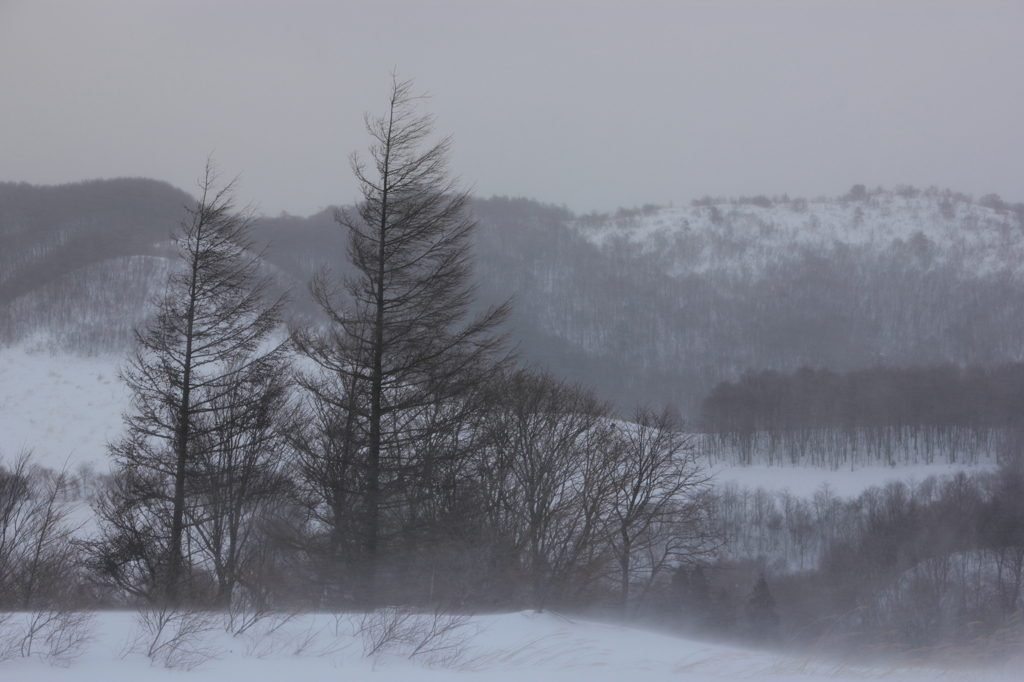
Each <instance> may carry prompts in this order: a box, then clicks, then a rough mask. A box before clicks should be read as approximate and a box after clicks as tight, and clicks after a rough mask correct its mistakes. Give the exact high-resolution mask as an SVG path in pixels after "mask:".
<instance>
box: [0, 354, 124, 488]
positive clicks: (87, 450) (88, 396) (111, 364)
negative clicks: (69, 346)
mask: <svg viewBox="0 0 1024 682" xmlns="http://www.w3.org/2000/svg"><path fill="white" fill-rule="evenodd" d="M120 362H121V359H120V358H115V357H109V356H108V357H88V358H83V357H76V356H71V355H51V354H49V353H47V352H45V351H43V352H40V351H35V350H34V347H33V344H31V343H26V344H21V345H18V346H14V347H7V348H3V347H0V454H3V456H4V458H5V459H7V460H10V459H11V458H13V457H15V456H17V455H18V454H19V453H20V452H22V450H31V451H32V452H33V455H34V457H33V459H34V460H35V461H36V462H37V463H39V464H41V465H43V466H47V467H50V468H53V469H58V470H59V469H61V468H63V467H64V465H65V463H67V464H68V465H70V467H71V468H74V467H75V466H76V465H77V464H78V463H92V464H93V465H94V466H95V467H96V469H97V470H99V471H106V470H107V468H108V465H107V447H106V444H107V441H108V440H112V439H115V438H117V436H118V435H119V434H120V432H121V413H122V412H123V411H124V410H125V409H126V408H127V407H128V400H129V397H128V394H127V393H126V392H125V390H124V386H123V385H122V384H121V382H120V381H119V380H118V378H117V368H118V365H119V363H120Z"/></svg>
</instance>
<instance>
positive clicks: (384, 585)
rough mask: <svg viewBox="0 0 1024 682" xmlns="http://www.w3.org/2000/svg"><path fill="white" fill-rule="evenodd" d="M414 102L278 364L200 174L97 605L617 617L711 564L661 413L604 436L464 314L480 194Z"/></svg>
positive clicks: (392, 120)
mask: <svg viewBox="0 0 1024 682" xmlns="http://www.w3.org/2000/svg"><path fill="white" fill-rule="evenodd" d="M411 87H412V86H411V84H410V83H408V82H399V81H398V80H397V79H396V80H395V81H394V83H393V87H392V90H391V94H390V99H389V102H388V107H387V109H386V112H385V115H384V116H382V117H369V116H368V117H367V120H366V123H367V129H368V132H369V134H370V138H371V141H372V142H371V146H370V158H369V161H368V162H367V163H364V162H363V161H362V160H361V159H360V157H358V156H356V155H353V157H352V169H353V172H354V173H355V175H356V178H357V179H358V181H359V183H360V186H361V188H362V194H363V196H362V200H361V201H360V202H359V203H357V204H356V205H355V206H354V207H352V208H350V209H347V210H339V211H338V212H337V213H336V215H335V217H336V221H337V224H338V229H339V230H340V231H342V232H343V233H345V234H346V235H347V238H348V258H349V260H350V262H351V269H349V270H348V271H346V272H345V273H344V274H343V275H341V276H338V275H335V274H333V273H331V272H328V271H322V272H320V273H319V274H318V275H317V276H316V277H315V278H314V279H313V280H312V282H311V283H310V286H309V290H310V293H311V298H312V299H313V301H314V302H315V303H316V304H317V306H318V307H319V309H320V311H321V313H322V314H321V316H320V317H319V318H315V319H313V320H309V321H305V322H295V323H293V324H292V329H291V334H290V340H289V343H288V347H287V348H285V347H283V346H278V345H275V344H274V342H273V337H274V335H275V333H276V331H278V330H280V329H281V327H282V322H281V311H282V305H283V303H282V300H281V299H277V300H271V299H270V298H269V296H268V294H269V292H270V289H271V287H272V285H273V282H272V280H271V279H270V278H269V277H268V276H266V275H265V274H264V271H263V270H262V269H261V268H262V265H261V262H262V261H261V259H260V256H259V254H257V253H256V252H255V250H254V248H253V246H254V245H253V238H252V236H251V234H252V231H251V230H252V216H251V215H250V214H249V213H247V212H245V211H242V212H239V211H236V210H235V208H234V206H233V201H232V186H231V185H227V186H226V187H218V186H217V185H216V178H215V176H214V174H213V172H212V170H211V169H209V168H208V169H207V174H206V176H205V178H204V179H203V181H202V182H201V184H200V188H201V195H200V197H199V200H198V201H197V203H196V204H195V206H193V207H191V208H189V209H188V210H187V211H186V215H185V219H184V220H183V222H182V225H181V229H180V231H179V233H177V234H176V235H175V243H176V244H177V246H178V250H179V258H178V260H177V263H176V265H175V266H174V267H172V269H171V274H170V275H169V279H168V285H167V290H166V293H165V295H164V296H163V297H161V298H160V299H159V300H158V301H157V302H156V309H157V313H156V315H155V317H154V319H153V321H152V322H151V323H150V324H149V325H148V326H146V327H144V328H142V329H140V330H139V331H138V332H137V335H136V340H137V349H136V350H135V351H134V352H133V353H132V354H131V355H130V356H129V359H128V361H127V363H126V364H125V366H124V369H123V371H122V376H123V378H124V380H125V382H126V384H127V386H128V387H129V389H130V390H131V392H132V394H133V402H132V407H131V411H130V412H129V413H128V414H126V415H125V435H124V436H123V437H122V438H121V439H120V440H118V441H116V442H115V443H113V444H112V446H111V454H112V456H113V459H114V468H113V475H112V477H111V480H110V481H109V484H108V485H106V486H105V487H104V488H103V490H102V491H101V493H100V494H99V495H98V497H97V500H96V502H95V509H96V512H97V514H98V517H99V526H100V531H99V535H98V537H96V538H94V539H93V540H92V541H91V542H90V543H89V544H88V545H87V549H88V556H89V567H90V568H91V571H92V572H91V576H90V577H89V580H90V581H92V582H93V583H94V588H93V590H92V592H91V594H92V595H93V597H94V598H95V599H97V600H99V602H100V603H114V604H125V603H135V604H149V605H152V606H153V607H155V608H159V609H166V608H168V607H170V608H176V607H177V605H181V606H182V607H184V606H185V605H189V604H191V605H193V606H196V605H202V606H204V607H209V606H213V607H216V608H222V609H237V608H252V609H257V610H261V609H262V610H265V609H273V608H280V607H282V606H283V605H292V606H305V607H313V608H350V607H377V606H383V605H394V604H406V605H408V604H414V605H421V606H426V605H430V606H433V607H437V606H438V605H439V604H449V605H450V604H461V605H485V604H486V605H489V606H492V607H494V606H502V607H509V606H516V605H533V606H535V607H538V608H543V607H547V606H551V605H559V606H565V605H574V606H580V605H586V604H594V603H615V604H618V605H619V606H620V607H621V608H622V609H627V608H633V609H634V610H639V609H642V607H643V605H644V604H645V603H646V600H648V599H650V598H651V597H652V595H655V594H657V593H658V591H659V590H664V589H665V588H666V586H667V584H668V581H669V576H670V573H671V571H670V570H669V569H670V568H673V569H674V567H676V566H678V565H679V564H680V563H687V564H690V563H694V562H697V561H701V560H704V559H706V558H707V555H708V552H709V551H710V550H711V549H712V548H713V544H714V543H713V542H712V541H711V540H710V535H709V532H708V530H709V528H710V525H709V518H708V514H707V513H708V511H709V509H710V505H711V500H710V498H709V497H708V481H707V478H706V476H705V475H704V474H703V472H702V470H701V467H700V466H699V465H698V464H697V461H696V455H695V452H694V450H693V449H692V448H691V447H690V446H689V444H688V442H687V440H686V438H685V437H684V436H683V435H682V434H681V432H680V431H679V428H678V426H677V425H676V424H675V422H674V421H673V420H672V419H671V417H670V416H669V415H668V413H665V414H661V415H655V414H652V413H650V412H648V411H647V410H640V411H638V413H637V419H638V422H637V423H636V424H629V423H625V422H617V421H616V420H615V418H614V414H613V413H612V410H611V408H610V407H609V406H608V405H607V404H604V403H602V402H601V401H599V400H598V399H597V397H596V396H595V394H594V393H593V391H591V390H590V389H587V388H586V387H583V386H581V385H577V384H569V383H565V382H562V381H560V380H558V379H555V378H554V377H552V376H550V375H546V374H543V373H540V372H537V371H534V370H529V369H519V368H516V366H515V360H514V358H513V357H512V356H511V355H510V352H509V349H508V348H507V343H506V332H505V330H504V328H503V324H504V323H505V321H506V319H507V317H508V314H509V311H510V303H505V304H503V305H498V306H494V307H490V308H487V309H483V310H480V311H478V312H471V309H472V306H473V304H474V298H475V283H474V274H473V263H474V259H473V251H472V248H473V238H474V231H475V228H476V223H475V221H474V220H473V219H472V217H471V216H470V214H469V211H468V209H469V206H468V199H469V195H468V194H467V193H466V192H465V191H464V190H462V189H461V188H459V186H458V183H457V180H456V179H454V178H453V177H452V176H451V175H450V172H449V170H448V167H447V164H448V156H449V140H448V139H447V138H445V139H442V140H441V141H440V142H436V143H432V142H431V140H430V138H431V136H432V134H433V119H432V118H431V117H430V116H423V115H421V114H419V113H418V112H417V110H416V106H417V104H418V99H419V98H417V97H415V96H413V94H412V91H411Z"/></svg>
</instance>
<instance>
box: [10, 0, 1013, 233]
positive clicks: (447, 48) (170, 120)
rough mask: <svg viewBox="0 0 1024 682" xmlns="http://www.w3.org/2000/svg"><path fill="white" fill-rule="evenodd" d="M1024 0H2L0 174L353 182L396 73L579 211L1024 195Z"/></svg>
mask: <svg viewBox="0 0 1024 682" xmlns="http://www.w3.org/2000/svg"><path fill="white" fill-rule="evenodd" d="M1022 28H1024V2H1019V1H1014V2H979V1H978V0H974V1H972V2H940V1H930V2H913V1H910V0H902V1H900V2H894V1H889V2H868V1H858V2H840V1H838V0H830V1H828V2H825V1H820V2H810V3H809V2H770V1H762V2H721V1H718V2H682V1H675V2H641V1H637V0H634V1H633V2H628V3H627V2H597V1H593V0H592V1H590V2H572V1H566V0H558V1H555V0H547V1H545V2H495V1H488V2H482V1H473V2H469V1H464V2H454V1H453V2H426V1H424V2H411V1H409V2H390V3H389V2H379V1H378V2H301V1H295V0H292V1H291V2H287V3H284V2H254V1H252V0H246V1H242V0H237V1H228V0H224V1H221V2H217V1H211V0H207V1H204V2H199V1H185V0H179V1H174V2H161V1H146V2H142V1H140V0H132V1H130V2H127V1H123V2H109V1H108V2H101V1H98V0H97V1H87V0H74V1H64V2H50V1H47V0H0V181H8V180H13V181H26V182H31V183H37V184H49V183H63V182H74V181H78V180H85V179H92V178H111V177H122V176H146V177H153V178H158V179H162V180H167V181H169V182H171V183H172V184H175V185H177V186H179V187H181V188H183V189H186V190H189V191H191V190H193V189H194V187H195V181H196V178H197V177H198V176H199V175H200V173H201V172H202V168H203V164H204V162H205V160H206V157H207V155H209V154H210V153H211V152H212V153H213V155H214V157H215V159H216V161H217V162H218V164H219V165H220V167H221V170H222V172H223V173H224V174H225V175H228V176H233V175H236V174H238V173H241V174H242V179H241V185H240V191H239V198H240V199H242V200H244V201H249V200H253V201H255V202H257V203H258V204H259V205H260V206H261V207H262V209H263V210H264V212H265V213H267V214H269V215H276V214H277V213H279V212H280V211H282V210H285V211H288V212H289V213H293V214H298V215H309V214H311V213H313V212H315V211H317V210H319V209H320V208H322V207H325V206H328V205H330V204H340V203H348V202H351V201H353V200H354V199H355V198H356V196H357V195H356V187H355V183H354V182H353V180H352V174H351V172H350V170H349V166H348V155H349V153H350V152H352V151H353V150H360V151H362V150H363V149H365V147H366V144H367V137H366V134H365V131H364V129H363V118H362V116H363V113H364V112H366V111H369V112H374V113H379V112H381V110H382V107H383V106H384V104H385V102H386V96H387V94H388V88H389V85H390V76H389V73H390V71H391V70H392V69H393V68H397V70H398V72H399V74H400V75H401V76H405V77H410V78H413V79H415V81H416V85H417V88H418V89H420V90H423V91H426V92H429V93H430V94H431V95H432V98H431V99H430V100H428V101H427V103H426V105H425V107H426V108H425V110H426V111H429V112H431V113H433V114H435V115H436V116H437V129H438V132H439V133H442V134H449V133H450V134H452V135H453V136H454V146H453V158H452V165H453V169H454V170H455V171H456V172H458V173H459V174H460V175H461V176H462V178H463V180H464V181H465V182H466V183H467V184H468V185H471V186H472V187H474V188H475V192H476V194H477V195H479V196H483V197H488V196H491V195H492V194H505V195H510V196H526V197H531V198H535V199H538V200H540V201H544V202H551V203H555V204H560V205H561V204H565V205H567V206H568V207H569V208H571V209H573V210H574V211H577V212H581V213H583V212H589V211H591V210H601V211H605V210H610V209H614V208H616V207H618V206H627V207H629V206H634V205H637V206H638V205H642V204H644V203H647V202H652V203H658V204H665V203H668V202H669V201H673V202H676V203H681V202H687V201H689V200H690V199H693V198H695V197H701V196H703V195H705V194H711V195H713V196H720V195H721V196H738V195H755V194H768V195H772V194H782V193H784V192H785V193H789V194H790V195H791V196H806V197H814V196H818V195H829V196H833V195H838V194H841V193H843V192H845V191H846V190H848V189H849V187H850V186H851V185H853V184H854V183H863V184H866V185H867V186H869V187H874V186H877V185H882V186H886V187H892V186H893V185H896V184H900V183H904V184H912V185H916V186H919V187H927V186H929V185H938V186H939V187H941V188H946V187H949V188H951V189H954V190H957V191H962V192H968V193H972V194H974V195H976V196H980V195H982V194H987V193H990V192H995V193H997V194H1000V195H1001V196H1002V197H1003V198H1004V199H1006V200H1008V201H1014V202H1015V201H1022V200H1024V33H1022V31H1021V30H1022Z"/></svg>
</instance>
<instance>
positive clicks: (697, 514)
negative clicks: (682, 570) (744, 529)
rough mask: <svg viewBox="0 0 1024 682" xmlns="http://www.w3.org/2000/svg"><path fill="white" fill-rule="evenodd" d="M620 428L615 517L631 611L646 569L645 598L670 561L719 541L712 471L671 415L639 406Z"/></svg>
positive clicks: (700, 553)
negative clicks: (635, 585) (633, 587)
mask: <svg viewBox="0 0 1024 682" xmlns="http://www.w3.org/2000/svg"><path fill="white" fill-rule="evenodd" d="M619 435H620V438H621V442H622V446H621V454H622V456H621V459H620V461H619V463H618V465H617V467H616V469H615V472H614V474H613V476H614V478H615V485H614V492H613V494H612V504H611V514H610V522H609V524H610V540H611V544H612V547H613V548H614V552H615V556H616V558H617V559H618V563H619V568H620V575H621V581H622V593H621V599H622V602H621V604H622V612H623V616H625V615H627V610H628V607H629V602H630V584H631V583H632V582H633V581H634V579H635V578H637V574H638V573H641V571H642V572H643V573H644V574H645V576H644V580H643V581H641V584H640V587H641V589H642V591H641V595H640V596H641V598H642V596H643V593H644V592H646V590H647V589H649V588H650V586H651V584H652V583H653V582H654V580H655V578H656V577H657V575H658V574H659V573H660V572H661V571H662V570H664V569H665V568H666V567H667V566H668V565H669V564H670V563H671V562H672V561H676V560H680V559H685V560H689V561H691V562H692V561H693V560H694V559H700V558H703V557H705V556H706V555H708V554H709V552H710V551H711V550H712V549H713V548H714V546H715V543H714V541H713V538H712V536H711V533H710V530H711V524H710V523H709V518H708V514H709V512H710V509H711V497H710V486H709V483H710V476H709V475H708V474H707V473H705V471H704V469H703V467H702V466H701V464H700V463H699V462H698V461H697V453H696V451H695V449H694V448H693V446H692V445H691V444H690V441H689V439H688V438H687V436H686V435H685V434H683V433H682V432H681V431H680V429H679V426H678V424H677V423H676V420H675V419H674V418H673V416H672V414H671V413H670V412H669V411H668V410H667V409H666V410H665V411H663V412H661V413H660V414H655V413H652V412H651V411H650V410H649V409H648V408H646V407H641V408H637V410H636V413H635V415H634V417H633V423H631V424H626V425H625V426H624V427H623V428H622V429H620V430H619ZM638 564H640V565H639V566H638Z"/></svg>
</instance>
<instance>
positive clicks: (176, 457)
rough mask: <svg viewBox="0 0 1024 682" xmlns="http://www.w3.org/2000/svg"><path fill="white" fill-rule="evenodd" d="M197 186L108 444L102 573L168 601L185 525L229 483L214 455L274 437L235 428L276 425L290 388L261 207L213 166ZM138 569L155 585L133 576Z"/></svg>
mask: <svg viewBox="0 0 1024 682" xmlns="http://www.w3.org/2000/svg"><path fill="white" fill-rule="evenodd" d="M199 189H200V194H199V198H198V201H197V202H196V204H195V205H194V206H192V207H188V208H186V213H185V217H184V218H183V220H182V222H181V226H180V231H179V232H177V233H176V234H174V235H173V239H174V242H175V244H176V246H177V249H178V254H179V257H180V260H179V261H178V264H177V267H175V268H173V269H172V273H171V275H170V276H169V279H168V282H167V287H166V290H165V292H164V295H163V296H162V297H161V298H159V299H158V300H157V301H156V314H155V315H154V317H153V318H152V320H151V322H150V323H149V324H148V325H146V326H144V327H142V328H140V329H137V330H136V333H135V337H136V348H135V349H134V351H133V352H132V353H131V354H130V355H129V357H128V360H127V362H126V363H125V365H124V366H123V368H122V369H121V377H122V379H123V380H124V382H125V384H126V385H127V387H128V389H129V391H130V392H131V396H132V411H131V412H130V413H128V414H126V415H125V417H124V421H125V435H124V436H123V438H122V439H121V440H119V441H117V442H115V443H114V444H112V445H111V454H112V456H113V458H114V462H115V467H114V474H115V479H116V481H115V485H114V486H113V488H112V491H113V492H112V493H111V495H108V496H107V497H106V498H105V499H104V500H103V501H101V503H100V505H99V511H100V515H101V518H102V519H103V520H104V539H103V541H101V542H100V543H99V547H100V548H101V549H100V554H101V556H100V557H99V558H100V564H101V568H102V570H103V572H105V573H106V574H107V575H108V576H109V577H111V578H112V579H113V581H114V582H115V583H121V586H122V587H127V588H128V589H129V591H130V592H131V591H134V592H135V593H136V594H138V595H145V596H147V597H148V598H150V599H166V600H171V601H176V600H178V599H180V598H182V597H183V596H185V595H184V594H183V587H184V584H183V581H184V578H185V570H186V568H187V566H186V553H187V548H186V545H185V538H186V536H187V530H188V529H189V528H193V527H194V526H195V525H196V524H198V523H204V522H205V520H204V514H203V513H202V512H196V510H194V509H192V506H193V505H194V504H198V503H199V500H201V499H202V498H203V497H205V498H206V499H207V500H208V499H209V497H210V495H211V490H210V489H209V484H210V483H211V482H215V483H217V484H218V485H221V486H223V485H227V483H226V482H225V481H224V480H222V479H223V476H221V477H219V478H220V479H221V480H219V481H218V476H216V475H214V473H213V472H211V471H210V465H211V463H215V462H218V461H219V462H222V463H223V462H226V461H227V462H235V460H237V459H238V457H239V456H240V455H239V454H238V451H239V450H240V449H244V448H250V450H251V448H257V449H259V448H261V447H262V446H263V445H264V444H265V442H266V441H265V438H266V434H265V432H261V433H257V434H252V433H250V434H248V435H247V436H245V437H241V440H242V441H244V443H240V436H239V434H238V431H239V429H240V428H249V427H251V426H252V425H253V423H254V422H258V423H259V428H262V429H266V428H268V427H267V419H268V417H267V415H266V414H265V412H266V410H267V408H268V405H273V404H276V402H275V401H276V399H277V396H279V395H280V393H281V391H282V387H281V385H280V383H279V381H278V379H277V377H278V376H279V375H280V374H281V357H280V356H281V353H282V351H281V347H280V346H276V347H275V346H274V344H273V343H272V342H271V337H272V334H273V332H274V331H275V329H278V328H279V326H280V324H281V311H282V307H283V305H284V297H283V296H282V297H280V298H278V299H277V300H276V301H269V300H268V293H269V289H270V288H271V286H272V284H273V280H272V278H271V277H270V276H269V275H267V274H265V273H264V272H262V270H261V266H262V259H261V257H260V254H259V253H257V252H255V251H254V250H253V246H254V242H253V240H252V237H251V236H250V233H251V228H252V226H253V222H254V216H253V213H252V211H250V210H243V211H237V210H236V209H235V203H234V183H229V184H227V185H225V186H223V187H221V186H218V184H217V175H216V172H215V170H214V168H213V166H212V163H209V162H208V163H207V167H206V173H205V175H204V177H203V179H202V180H201V181H200V183H199ZM268 396H271V397H270V398H268ZM228 421H230V422H231V423H228ZM232 450H233V452H232ZM247 457H248V461H249V463H250V464H251V463H252V457H253V455H252V453H251V452H250V453H248V455H247ZM263 458H264V459H265V455H264V456H263ZM233 483H234V484H237V483H238V482H237V481H234V482H233ZM200 493H202V495H201V494H200ZM224 494H226V491H225V490H224V489H223V488H222V489H221V490H219V491H217V495H218V496H219V497H222V496H223V495H224ZM235 537H236V538H237V534H236V535H235ZM190 551H191V550H188V552H190ZM141 554H146V555H147V556H141ZM215 559H216V557H215ZM215 563H216V562H215ZM141 575H144V576H146V580H148V582H149V584H148V585H145V586H140V585H127V584H126V583H127V582H130V581H131V580H132V579H133V578H137V577H138V576H141ZM229 582H230V581H229Z"/></svg>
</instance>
